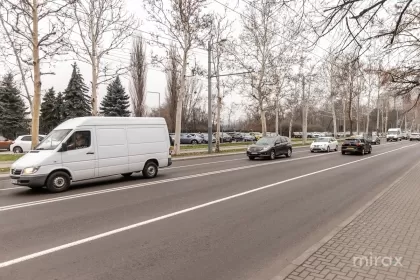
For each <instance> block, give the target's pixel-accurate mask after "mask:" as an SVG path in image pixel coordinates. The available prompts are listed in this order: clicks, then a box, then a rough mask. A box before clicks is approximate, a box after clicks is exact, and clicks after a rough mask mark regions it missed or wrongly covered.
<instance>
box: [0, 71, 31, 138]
mask: <svg viewBox="0 0 420 280" xmlns="http://www.w3.org/2000/svg"><path fill="white" fill-rule="evenodd" d="M26 109H27V107H26V106H25V102H24V101H23V100H22V97H21V96H20V91H19V89H18V88H17V87H16V85H15V82H14V80H13V75H12V74H10V73H9V74H7V75H6V76H4V78H3V81H2V82H1V84H0V134H1V135H3V136H4V137H7V138H10V139H14V138H15V137H16V136H17V134H18V133H26V132H27V130H28V128H29V123H28V120H27V119H26V115H27V114H28V113H27V112H26Z"/></svg>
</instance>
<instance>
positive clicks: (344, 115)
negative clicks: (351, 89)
mask: <svg viewBox="0 0 420 280" xmlns="http://www.w3.org/2000/svg"><path fill="white" fill-rule="evenodd" d="M343 137H346V99H345V98H344V99H343Z"/></svg>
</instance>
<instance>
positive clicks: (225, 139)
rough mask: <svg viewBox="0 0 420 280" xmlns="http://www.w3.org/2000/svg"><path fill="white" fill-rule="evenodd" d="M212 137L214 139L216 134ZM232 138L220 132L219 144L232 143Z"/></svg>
mask: <svg viewBox="0 0 420 280" xmlns="http://www.w3.org/2000/svg"><path fill="white" fill-rule="evenodd" d="M214 137H216V134H214ZM232 140H233V138H232V136H230V135H229V134H227V133H225V132H222V133H220V143H225V142H229V143H230V142H232Z"/></svg>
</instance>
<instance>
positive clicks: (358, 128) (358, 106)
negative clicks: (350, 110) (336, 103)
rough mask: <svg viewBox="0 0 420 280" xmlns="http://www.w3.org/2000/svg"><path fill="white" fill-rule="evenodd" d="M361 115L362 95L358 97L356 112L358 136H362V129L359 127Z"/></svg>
mask: <svg viewBox="0 0 420 280" xmlns="http://www.w3.org/2000/svg"><path fill="white" fill-rule="evenodd" d="M359 114H360V93H359V94H358V95H357V112H356V118H357V119H356V131H357V135H359V134H360V127H359V121H360V119H359V116H360V115H359Z"/></svg>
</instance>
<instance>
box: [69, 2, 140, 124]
mask: <svg viewBox="0 0 420 280" xmlns="http://www.w3.org/2000/svg"><path fill="white" fill-rule="evenodd" d="M73 16H74V21H75V24H76V26H77V28H76V29H77V32H76V34H77V35H78V37H79V39H80V40H81V42H79V41H74V42H72V44H71V45H70V46H71V48H72V50H73V52H74V54H75V55H76V57H77V58H78V59H80V60H81V61H83V62H85V63H87V64H89V65H91V69H92V97H91V102H92V115H94V116H95V115H97V113H98V97H97V90H98V86H99V85H100V84H102V83H105V82H107V81H109V80H112V79H114V77H115V76H117V75H120V74H121V72H122V71H125V69H126V68H125V67H120V68H117V69H113V67H112V65H110V64H109V63H106V62H105V61H104V60H103V57H104V55H106V54H108V53H109V52H111V51H113V50H118V49H120V48H121V47H123V46H124V44H125V43H126V41H127V39H128V38H130V37H131V36H132V34H133V33H134V31H135V30H136V28H137V26H138V22H137V20H136V19H135V18H134V16H133V15H131V14H130V13H129V12H127V10H126V8H125V6H124V1H121V0H78V1H77V2H76V3H75V4H74V5H73Z"/></svg>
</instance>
